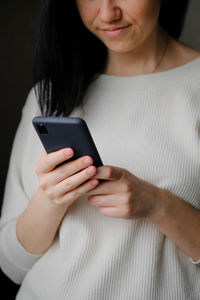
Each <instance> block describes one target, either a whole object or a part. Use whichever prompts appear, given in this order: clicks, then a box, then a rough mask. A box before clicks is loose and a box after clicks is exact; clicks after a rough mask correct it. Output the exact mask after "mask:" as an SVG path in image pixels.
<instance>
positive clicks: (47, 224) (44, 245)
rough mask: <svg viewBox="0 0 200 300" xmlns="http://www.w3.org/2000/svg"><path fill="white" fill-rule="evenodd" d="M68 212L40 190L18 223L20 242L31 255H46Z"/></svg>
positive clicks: (17, 231) (17, 229)
mask: <svg viewBox="0 0 200 300" xmlns="http://www.w3.org/2000/svg"><path fill="white" fill-rule="evenodd" d="M66 211H67V207H66V206H56V205H54V204H52V203H51V202H50V201H49V199H47V197H46V195H45V193H44V192H43V191H42V190H41V189H38V191H37V192H36V194H35V195H34V197H33V198H32V200H31V202H30V204H29V205H28V207H27V208H26V210H25V211H24V213H23V214H22V215H21V216H20V217H19V219H18V221H17V225H16V233H17V238H18V240H19V241H20V243H21V244H22V245H23V247H24V248H25V249H26V250H27V251H28V252H30V253H31V254H41V253H44V252H45V251H46V250H47V249H48V248H49V247H50V245H51V244H52V242H53V240H54V238H55V235H56V232H57V230H58V228H59V226H60V223H61V221H62V219H63V217H64V215H65V213H66Z"/></svg>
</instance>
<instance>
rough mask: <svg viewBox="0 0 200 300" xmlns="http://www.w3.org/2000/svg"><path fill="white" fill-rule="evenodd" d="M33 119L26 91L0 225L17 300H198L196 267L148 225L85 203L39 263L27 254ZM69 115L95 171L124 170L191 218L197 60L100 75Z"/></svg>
mask: <svg viewBox="0 0 200 300" xmlns="http://www.w3.org/2000/svg"><path fill="white" fill-rule="evenodd" d="M36 115H40V110H39V108H38V105H37V101H36V98H35V94H34V92H33V90H32V91H31V92H30V94H29V97H28V99H27V101H26V104H25V106H24V108H23V114H22V119H21V122H20V124H19V127H18V130H17V133H16V137H15V140H14V144H13V150H12V155H11V159H10V165H9V171H8V176H7V181H6V188H5V194H4V203H3V210H2V216H1V219H0V265H1V268H2V270H3V271H4V272H5V273H6V274H7V276H8V277H10V278H11V279H12V280H13V281H14V282H16V283H22V285H21V288H20V290H19V293H18V296H17V300H36V299H37V300H47V299H48V300H55V299H58V300H64V299H68V300H125V299H126V300H133V299H134V300H161V299H162V300H163V299H164V300H171V299H173V300H197V299H199V295H200V268H199V265H200V262H198V263H196V262H194V261H192V259H191V258H189V257H187V256H186V255H185V254H184V253H183V251H182V250H181V249H179V248H178V247H176V245H175V244H173V243H172V242H171V241H170V240H169V239H168V238H167V237H166V236H165V235H163V234H162V233H161V232H160V231H159V230H158V228H156V227H155V226H154V225H153V224H152V223H150V222H148V221H146V220H145V219H137V220H125V219H119V218H109V217H105V216H103V215H101V214H100V213H99V211H98V208H97V207H94V206H92V205H90V204H89V203H88V201H87V197H86V196H84V197H81V198H80V199H78V200H77V201H75V202H74V203H73V204H72V206H71V207H70V209H69V212H68V214H67V215H66V217H65V218H64V220H63V222H62V224H61V228H60V230H59V235H58V236H57V238H56V240H55V242H54V244H53V245H52V246H51V247H50V248H49V249H48V250H47V251H46V253H45V254H43V255H36V256H35V255H31V254H30V253H27V251H26V250H25V249H24V248H23V247H22V246H21V245H20V243H19V241H18V240H17V237H16V233H15V222H16V220H17V218H18V217H19V215H20V214H21V213H22V212H23V211H24V209H25V208H26V206H27V204H28V203H29V201H30V199H31V198H32V196H33V195H34V193H35V191H36V189H37V187H38V179H37V176H36V174H35V172H34V166H35V164H36V162H37V161H38V159H39V157H40V154H41V152H42V151H43V147H42V145H41V142H40V140H39V138H38V137H37V135H36V133H35V131H34V129H33V126H32V123H31V121H32V118H33V117H34V116H36ZM71 116H80V117H82V118H83V119H84V120H85V121H86V123H87V124H88V127H89V129H90V131H91V134H92V136H93V138H94V141H95V144H96V146H97V148H98V150H99V153H100V155H101V158H102V160H103V163H104V165H113V166H118V167H121V168H125V169H127V170H129V171H130V172H132V173H133V174H134V175H135V176H138V177H139V178H141V179H144V180H146V181H148V182H151V183H152V184H154V185H156V186H158V187H160V188H165V189H168V190H169V191H171V192H172V193H174V194H175V195H177V196H179V197H181V198H182V199H183V201H186V202H188V203H190V204H191V205H193V206H194V207H195V208H197V209H200V188H199V187H200V176H199V174H200V58H198V59H195V60H194V61H192V62H190V63H187V64H185V65H184V66H181V67H178V68H176V69H172V70H169V71H165V72H160V73H155V74H149V75H141V76H130V77H117V76H108V75H100V76H99V77H98V79H97V80H96V81H95V82H93V84H91V86H90V88H89V89H88V91H87V94H86V96H85V99H84V105H83V106H82V107H81V108H80V109H77V110H75V111H74V112H73V113H72V114H71ZM186 221H187V220H186ZM188 225H189V224H188Z"/></svg>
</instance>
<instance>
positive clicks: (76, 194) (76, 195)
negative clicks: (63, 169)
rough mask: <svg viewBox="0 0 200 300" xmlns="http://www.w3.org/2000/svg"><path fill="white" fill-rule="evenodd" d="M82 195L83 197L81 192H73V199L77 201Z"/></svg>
mask: <svg viewBox="0 0 200 300" xmlns="http://www.w3.org/2000/svg"><path fill="white" fill-rule="evenodd" d="M80 195H81V193H80V192H79V191H73V193H72V197H73V198H75V199H77V198H79V197H80Z"/></svg>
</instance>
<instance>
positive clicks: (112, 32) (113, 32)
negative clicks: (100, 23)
mask: <svg viewBox="0 0 200 300" xmlns="http://www.w3.org/2000/svg"><path fill="white" fill-rule="evenodd" d="M128 27H130V24H129V25H127V26H124V27H116V26H113V27H109V28H106V29H103V32H104V34H105V35H107V36H111V37H112V36H118V35H120V34H121V33H122V32H124V31H126V29H127V28H128Z"/></svg>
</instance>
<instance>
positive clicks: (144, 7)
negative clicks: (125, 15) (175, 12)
mask: <svg viewBox="0 0 200 300" xmlns="http://www.w3.org/2000/svg"><path fill="white" fill-rule="evenodd" d="M129 11H130V10H129ZM131 11H132V12H133V14H134V16H135V19H136V21H137V23H138V24H148V25H150V24H153V23H155V22H156V21H157V18H158V15H159V11H160V0H136V1H133V7H132V10H131Z"/></svg>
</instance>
